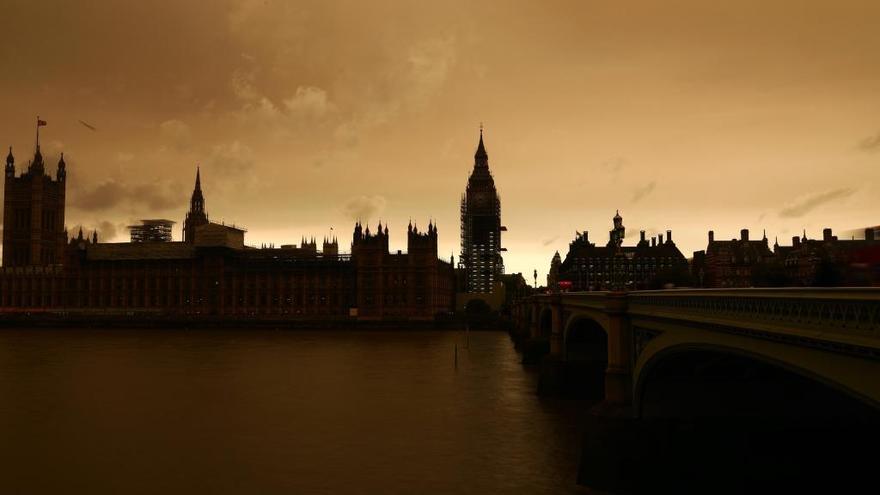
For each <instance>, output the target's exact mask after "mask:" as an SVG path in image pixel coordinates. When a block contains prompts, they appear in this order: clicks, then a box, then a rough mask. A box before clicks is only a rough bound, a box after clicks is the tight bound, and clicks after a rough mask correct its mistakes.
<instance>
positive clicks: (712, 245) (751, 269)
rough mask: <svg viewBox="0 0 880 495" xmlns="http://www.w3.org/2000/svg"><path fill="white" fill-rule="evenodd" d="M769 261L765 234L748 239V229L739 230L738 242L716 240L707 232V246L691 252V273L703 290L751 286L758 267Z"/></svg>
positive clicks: (710, 232)
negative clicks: (692, 259) (705, 288)
mask: <svg viewBox="0 0 880 495" xmlns="http://www.w3.org/2000/svg"><path fill="white" fill-rule="evenodd" d="M773 260H774V255H773V252H772V251H770V246H769V245H768V241H767V236H766V235H764V237H763V238H762V239H759V240H752V239H749V231H748V229H742V230H741V231H740V237H739V239H731V240H717V239H715V232H713V231H711V230H710V231H709V244H708V246H706V250H705V251H698V252H697V253H694V261H693V263H692V267H691V270H693V275H694V278H695V279H696V280H697V281H698V285H701V286H703V287H753V286H754V285H755V278H756V277H758V276H759V275H760V268H761V267H763V266H767V264H769V263H770V262H772V261H773Z"/></svg>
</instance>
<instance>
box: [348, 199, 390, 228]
mask: <svg viewBox="0 0 880 495" xmlns="http://www.w3.org/2000/svg"><path fill="white" fill-rule="evenodd" d="M387 203H388V202H387V201H386V200H385V198H384V197H383V196H358V197H355V198H351V199H349V200H348V201H346V203H345V205H344V206H343V207H342V210H343V212H344V213H345V215H346V216H348V218H349V219H351V220H361V221H364V222H367V221H369V220H371V219H373V218H376V217H377V216H378V215H380V214H381V213H382V212H383V211H384V210H385V205H386V204H387Z"/></svg>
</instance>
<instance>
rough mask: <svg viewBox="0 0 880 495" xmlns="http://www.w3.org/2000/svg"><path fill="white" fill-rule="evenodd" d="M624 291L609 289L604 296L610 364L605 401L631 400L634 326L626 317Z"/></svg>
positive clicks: (625, 402) (620, 402)
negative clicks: (632, 326)
mask: <svg viewBox="0 0 880 495" xmlns="http://www.w3.org/2000/svg"><path fill="white" fill-rule="evenodd" d="M626 310H627V295H626V293H625V292H612V293H609V294H608V296H607V298H606V300H605V312H606V314H608V315H609V317H610V318H609V320H608V328H607V331H608V367H607V368H606V370H605V402H606V403H608V404H612V405H615V406H628V405H630V404H632V392H633V379H632V369H633V363H632V343H633V339H632V328H631V327H630V324H629V318H628V317H627V311H626Z"/></svg>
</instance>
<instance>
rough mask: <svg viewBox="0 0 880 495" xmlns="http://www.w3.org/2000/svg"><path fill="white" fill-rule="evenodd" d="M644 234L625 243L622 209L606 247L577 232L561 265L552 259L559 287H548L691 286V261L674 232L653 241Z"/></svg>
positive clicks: (573, 288) (581, 289)
mask: <svg viewBox="0 0 880 495" xmlns="http://www.w3.org/2000/svg"><path fill="white" fill-rule="evenodd" d="M640 234H641V236H640V238H639V242H638V244H636V245H635V246H623V245H622V242H623V239H624V237H625V235H626V229H625V227H624V225H623V217H621V216H620V213H619V212H618V213H617V214H615V216H614V218H613V228H612V230H611V231H610V232H609V233H608V242H607V244H605V245H604V246H597V245H596V244H594V243H592V242H590V239H589V233H588V232H586V231H585V232H583V233H581V232H577V233H576V236H575V239H574V240H573V241H572V242H571V243H570V244H569V247H568V253H567V254H566V255H565V259H564V260H563V261H562V262H561V263H560V264H559V265H558V268H555V269H554V266H553V262H551V270H550V271H551V274H553V273H554V272H555V273H556V275H554V276H555V278H556V287H548V288H549V290H572V291H589V290H611V289H614V288H619V289H629V290H634V289H650V288H662V287H664V286H669V285H676V286H680V285H689V283H690V276H689V274H688V265H687V260H686V259H685V257H684V255H682V254H681V251H679V250H678V247H676V245H675V243H674V242H673V241H672V231H671V230H667V231H666V240H665V241H664V239H663V234H660V235H659V236H658V237H657V238H651V240H650V242H649V241H648V240H647V239H646V238H645V231H644V230H643V231H641V233H640ZM618 246H619V248H618ZM554 260H555V257H554ZM549 282H550V279H549V278H548V283H549Z"/></svg>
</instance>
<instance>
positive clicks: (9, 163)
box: [6, 146, 15, 178]
mask: <svg viewBox="0 0 880 495" xmlns="http://www.w3.org/2000/svg"><path fill="white" fill-rule="evenodd" d="M6 177H9V178H12V177H15V157H14V156H12V146H10V147H9V154H8V155H6Z"/></svg>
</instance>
